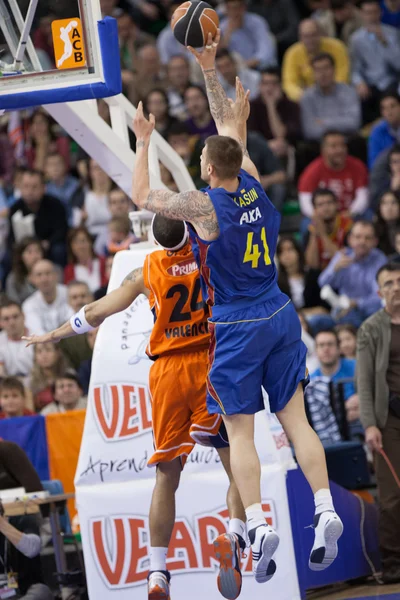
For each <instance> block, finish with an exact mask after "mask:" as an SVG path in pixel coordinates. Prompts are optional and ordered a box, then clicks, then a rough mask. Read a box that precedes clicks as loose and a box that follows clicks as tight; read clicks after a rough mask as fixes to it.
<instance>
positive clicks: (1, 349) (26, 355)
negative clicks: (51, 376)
mask: <svg viewBox="0 0 400 600" xmlns="http://www.w3.org/2000/svg"><path fill="white" fill-rule="evenodd" d="M0 324H1V329H2V331H1V333H0V365H1V375H2V376H3V377H4V376H5V375H12V376H14V377H25V378H28V377H29V375H30V372H31V370H32V366H33V352H31V348H30V347H29V348H27V347H26V343H25V342H24V341H23V340H21V338H22V336H23V335H27V334H29V331H30V330H29V329H27V328H26V327H25V318H24V313H23V312H22V309H21V306H20V305H19V304H17V303H16V302H14V301H13V300H5V301H4V302H2V304H1V306H0ZM27 382H28V381H27Z"/></svg>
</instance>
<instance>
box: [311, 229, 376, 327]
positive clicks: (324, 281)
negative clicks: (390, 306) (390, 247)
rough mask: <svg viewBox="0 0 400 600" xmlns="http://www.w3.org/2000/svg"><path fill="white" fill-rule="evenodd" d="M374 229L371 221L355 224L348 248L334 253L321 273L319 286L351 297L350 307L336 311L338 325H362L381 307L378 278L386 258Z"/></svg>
mask: <svg viewBox="0 0 400 600" xmlns="http://www.w3.org/2000/svg"><path fill="white" fill-rule="evenodd" d="M377 243H378V240H377V237H376V233H375V228H374V225H373V224H372V223H370V222H369V221H357V222H356V223H354V225H353V227H352V229H351V231H350V234H349V236H348V246H349V247H348V248H345V249H343V250H340V251H339V252H337V253H336V254H335V256H334V257H333V258H332V260H331V262H330V263H329V265H328V267H327V268H326V269H325V271H323V272H322V273H321V275H320V276H319V278H318V283H319V285H320V286H321V288H322V287H323V286H325V285H327V286H330V287H331V288H333V289H334V290H335V291H336V292H337V293H338V294H340V295H341V296H346V297H347V298H348V301H349V302H348V308H346V309H344V308H340V307H339V308H334V310H333V312H332V316H333V318H334V320H335V321H336V322H337V323H351V324H353V325H354V326H355V327H359V326H360V325H361V323H362V322H363V321H364V320H365V319H367V318H368V317H369V316H371V315H372V314H373V313H374V312H376V311H377V310H379V308H380V307H381V301H380V298H379V296H378V294H377V291H378V284H377V282H376V279H375V276H376V273H377V272H378V270H379V269H380V267H381V266H382V265H384V264H385V263H386V262H387V258H386V256H385V255H384V254H383V252H381V251H380V250H378V249H377V248H376V245H377Z"/></svg>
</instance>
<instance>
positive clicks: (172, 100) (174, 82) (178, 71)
mask: <svg viewBox="0 0 400 600" xmlns="http://www.w3.org/2000/svg"><path fill="white" fill-rule="evenodd" d="M191 84H192V82H191V81H190V64H189V58H188V57H186V56H180V55H178V56H172V57H171V58H170V60H169V62H168V64H167V84H166V85H167V94H168V102H169V106H170V114H171V117H175V118H176V119H179V120H180V121H186V119H188V118H189V115H188V113H187V110H186V105H185V102H184V95H185V91H186V89H187V88H188V87H189V86H190V85H191Z"/></svg>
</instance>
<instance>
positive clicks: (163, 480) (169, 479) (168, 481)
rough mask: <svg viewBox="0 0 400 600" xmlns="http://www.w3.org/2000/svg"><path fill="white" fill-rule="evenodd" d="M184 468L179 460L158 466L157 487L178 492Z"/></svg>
mask: <svg viewBox="0 0 400 600" xmlns="http://www.w3.org/2000/svg"><path fill="white" fill-rule="evenodd" d="M181 472H182V467H181V463H180V460H179V459H175V460H173V461H171V462H165V463H159V464H158V465H157V477H156V485H158V486H162V487H168V488H170V489H173V491H176V490H177V489H178V486H179V481H180V478H181Z"/></svg>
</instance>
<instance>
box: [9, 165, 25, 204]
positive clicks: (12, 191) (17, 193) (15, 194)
mask: <svg viewBox="0 0 400 600" xmlns="http://www.w3.org/2000/svg"><path fill="white" fill-rule="evenodd" d="M26 170H27V169H26V168H25V167H20V166H17V167H16V168H15V169H14V173H13V178H12V181H11V182H10V185H9V186H8V190H7V206H8V207H9V208H11V206H13V205H14V204H15V203H16V202H17V200H19V199H20V198H21V181H22V176H23V174H24V173H25V171H26Z"/></svg>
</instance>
